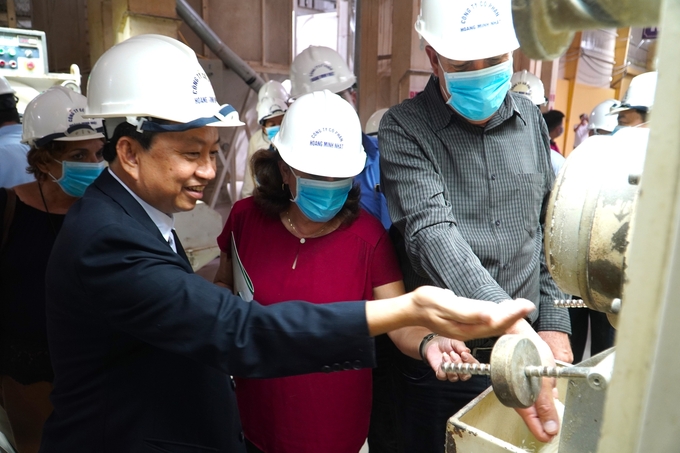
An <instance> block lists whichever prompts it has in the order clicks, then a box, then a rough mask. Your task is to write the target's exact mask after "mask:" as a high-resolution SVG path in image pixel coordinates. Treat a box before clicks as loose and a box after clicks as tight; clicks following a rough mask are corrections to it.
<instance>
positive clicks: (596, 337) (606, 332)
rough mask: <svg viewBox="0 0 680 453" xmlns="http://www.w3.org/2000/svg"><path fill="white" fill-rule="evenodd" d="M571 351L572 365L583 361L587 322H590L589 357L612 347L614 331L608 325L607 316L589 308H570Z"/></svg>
mask: <svg viewBox="0 0 680 453" xmlns="http://www.w3.org/2000/svg"><path fill="white" fill-rule="evenodd" d="M569 318H570V319H571V336H570V337H569V341H570V342H571V350H572V352H573V353H574V363H579V362H580V361H581V360H583V352H584V349H585V347H586V340H587V338H588V320H590V355H591V356H593V355H595V354H598V353H600V352H602V351H604V350H605V349H609V348H611V347H612V346H614V334H615V332H616V331H615V329H614V328H613V327H612V326H611V324H609V320H608V319H607V315H605V314H604V313H601V312H599V311H594V310H591V309H589V308H570V309H569Z"/></svg>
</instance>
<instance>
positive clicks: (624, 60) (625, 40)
mask: <svg viewBox="0 0 680 453" xmlns="http://www.w3.org/2000/svg"><path fill="white" fill-rule="evenodd" d="M630 30H631V29H630V27H624V28H617V29H616V34H617V37H616V45H615V47H614V74H612V81H611V84H610V85H609V86H610V87H611V88H614V96H615V97H616V99H621V95H622V94H623V93H622V88H623V87H624V85H626V86H627V84H624V83H622V82H623V79H624V78H625V76H626V74H627V72H628V71H627V68H626V65H627V64H628V46H629V43H630Z"/></svg>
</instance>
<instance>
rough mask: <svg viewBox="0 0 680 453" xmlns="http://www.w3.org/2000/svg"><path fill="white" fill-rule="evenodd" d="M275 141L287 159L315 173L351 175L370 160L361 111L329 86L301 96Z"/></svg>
mask: <svg viewBox="0 0 680 453" xmlns="http://www.w3.org/2000/svg"><path fill="white" fill-rule="evenodd" d="M272 144H273V145H274V147H275V148H276V149H277V150H278V151H279V153H280V154H281V158H282V159H283V160H284V162H286V163H287V164H288V165H290V166H291V167H293V168H295V169H297V170H300V171H303V172H305V173H309V174H312V175H318V176H326V177H330V178H351V177H353V176H356V175H358V174H359V173H361V171H362V170H363V169H364V165H365V163H366V153H365V152H364V148H363V146H361V123H360V122H359V117H358V116H357V112H356V111H355V110H354V108H353V107H352V106H351V105H350V103H349V102H347V101H345V100H344V99H342V98H341V97H340V96H338V95H336V94H333V93H331V92H330V91H328V90H324V91H316V92H314V93H309V94H305V95H303V96H301V97H300V98H298V99H297V100H296V101H295V102H294V103H293V105H291V106H290V109H289V110H288V113H286V116H284V117H283V122H282V123H281V129H280V130H279V133H278V134H276V135H275V136H274V138H273V139H272Z"/></svg>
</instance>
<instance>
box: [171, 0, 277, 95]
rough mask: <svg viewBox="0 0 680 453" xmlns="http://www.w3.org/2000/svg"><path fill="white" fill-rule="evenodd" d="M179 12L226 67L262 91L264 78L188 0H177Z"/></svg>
mask: <svg viewBox="0 0 680 453" xmlns="http://www.w3.org/2000/svg"><path fill="white" fill-rule="evenodd" d="M177 14H179V17H181V18H182V20H183V21H184V22H186V24H187V25H188V26H189V28H191V29H192V30H193V31H194V33H196V34H197V35H198V37H199V38H201V40H202V41H203V42H204V43H205V44H206V45H207V46H208V47H209V48H210V50H212V51H213V53H215V55H217V57H218V58H219V59H220V60H222V62H223V63H224V64H225V66H226V67H228V68H229V69H231V70H232V71H234V72H235V73H236V74H237V75H238V76H239V77H240V78H242V79H243V81H244V82H246V83H247V84H248V86H250V88H252V89H253V90H255V92H256V93H257V92H258V91H260V88H261V87H262V85H264V80H262V77H260V76H259V75H258V74H257V72H255V71H253V69H252V68H251V67H250V66H248V63H246V62H245V61H243V60H242V59H241V57H239V56H238V55H236V53H234V51H233V50H231V49H230V48H229V47H228V46H227V45H226V44H225V43H224V42H222V40H221V39H220V38H219V36H217V34H216V33H215V32H214V31H212V29H211V28H210V27H209V26H208V24H206V23H205V22H204V21H203V19H202V18H201V16H199V15H198V14H197V13H196V11H194V10H193V8H192V7H191V6H189V4H188V3H187V2H186V0H177Z"/></svg>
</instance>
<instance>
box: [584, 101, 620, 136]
mask: <svg viewBox="0 0 680 453" xmlns="http://www.w3.org/2000/svg"><path fill="white" fill-rule="evenodd" d="M619 105H620V102H619V101H617V100H616V99H607V100H606V101H603V102H600V103H599V104H597V105H596V106H595V108H594V109H593V111H592V112H590V121H589V122H588V129H590V130H591V131H592V130H597V129H600V130H603V131H607V132H612V131H613V130H614V128H615V127H616V126H617V125H618V120H617V118H616V115H610V113H609V112H611V110H612V109H615V108H617V107H618V106H619Z"/></svg>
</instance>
